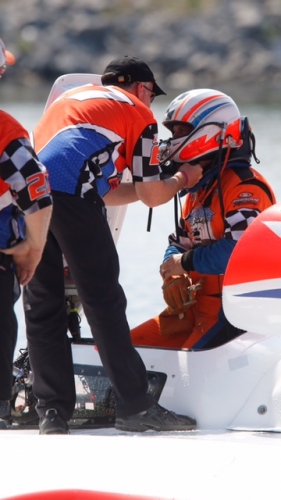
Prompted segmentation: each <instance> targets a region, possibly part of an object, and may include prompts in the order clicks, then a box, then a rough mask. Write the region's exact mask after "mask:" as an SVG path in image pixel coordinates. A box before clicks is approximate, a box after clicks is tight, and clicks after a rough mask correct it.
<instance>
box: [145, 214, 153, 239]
mask: <svg viewBox="0 0 281 500" xmlns="http://www.w3.org/2000/svg"><path fill="white" fill-rule="evenodd" d="M152 211H153V208H150V209H149V210H148V219H147V226H146V230H147V232H148V233H149V232H150V229H151V221H152Z"/></svg>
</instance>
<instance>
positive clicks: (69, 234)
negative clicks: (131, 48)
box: [25, 57, 202, 434]
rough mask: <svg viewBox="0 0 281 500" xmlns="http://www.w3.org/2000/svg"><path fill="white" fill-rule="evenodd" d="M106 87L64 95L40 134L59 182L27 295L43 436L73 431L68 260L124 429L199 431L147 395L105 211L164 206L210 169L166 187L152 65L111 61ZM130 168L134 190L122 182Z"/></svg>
mask: <svg viewBox="0 0 281 500" xmlns="http://www.w3.org/2000/svg"><path fill="white" fill-rule="evenodd" d="M102 83H103V86H99V85H87V86H83V87H79V88H76V89H73V90H70V91H68V92H66V93H64V94H63V95H62V96H61V97H60V98H59V99H57V100H56V101H55V102H54V103H53V104H52V105H51V106H50V107H49V108H48V110H47V111H46V112H45V114H44V115H43V117H42V118H41V120H40V121H39V123H38V124H37V126H36V128H35V130H34V134H33V135H34V145H35V150H36V152H37V154H38V156H39V159H40V160H41V161H42V162H43V163H44V165H46V168H47V169H48V172H49V175H50V184H51V188H52V196H53V202H54V209H53V216H52V220H51V224H50V230H49V234H48V239H47V244H46V247H45V250H44V254H43V257H42V260H41V262H40V264H39V266H38V268H37V270H36V273H35V275H34V277H33V279H32V280H31V281H30V282H29V284H28V286H27V287H26V289H25V300H26V311H25V315H26V325H27V338H28V349H29V356H30V363H31V368H32V372H33V373H34V384H33V391H34V394H35V396H36V398H37V400H38V404H37V412H38V415H39V417H40V420H39V432H40V434H55V433H57V434H66V433H68V424H67V422H68V421H69V420H70V418H71V416H72V413H73V410H74V407H75V401H76V394H75V384H74V374H73V363H72V355H71V345H70V342H69V339H68V337H67V335H66V332H67V316H66V310H65V295H64V273H63V259H62V254H63V255H64V257H65V259H66V261H67V264H68V266H69V270H70V273H71V276H72V277H73V279H74V282H75V285H76V288H77V292H78V295H79V297H80V299H81V302H82V306H83V310H84V313H85V316H86V318H87V321H88V323H89V325H90V328H91V332H92V335H93V337H94V339H95V342H96V344H97V347H98V350H99V354H100V357H101V360H102V363H103V365H104V368H105V370H106V372H107V375H108V377H109V378H110V380H111V383H112V385H113V388H114V391H115V399H116V423H115V426H116V428H117V429H121V430H125V431H134V432H143V431H145V430H147V429H154V430H156V431H170V430H191V429H194V428H195V425H196V422H195V420H194V419H193V418H191V417H188V416H185V417H184V416H179V415H176V414H175V413H173V412H169V411H168V410H165V409H163V408H162V407H161V406H159V405H158V404H157V403H156V402H155V401H154V399H153V398H152V396H151V395H149V394H148V379H147V374H146V370H145V366H144V364H143V361H142V359H141V358H140V356H139V354H138V352H137V351H136V350H135V349H134V348H133V346H132V342H131V339H130V329H129V325H128V322H127V318H126V297H125V294H124V292H123V289H122V287H121V285H120V284H119V260H118V255H117V251H116V247H115V245H114V242H113V238H112V235H111V232H110V229H109V225H108V223H107V220H106V210H105V203H106V204H107V205H118V204H125V203H131V202H134V201H137V200H138V199H140V200H141V201H142V202H144V203H145V204H146V205H148V206H150V207H153V206H157V205H159V204H161V203H165V202H166V201H168V200H170V199H171V198H172V197H173V196H174V195H175V194H176V193H177V192H178V191H179V190H181V189H183V188H184V187H191V186H192V185H194V184H195V183H197V182H198V179H200V177H201V176H202V169H201V167H200V166H198V165H197V166H196V167H192V166H191V165H188V164H183V166H182V167H181V168H180V169H179V171H178V172H177V173H175V175H173V176H172V177H171V178H169V179H167V180H161V169H160V166H159V162H158V143H157V122H156V120H155V118H154V115H153V113H152V112H151V110H150V105H151V102H152V101H153V99H154V97H155V96H158V95H161V94H164V92H163V90H162V89H161V88H160V87H159V86H158V84H157V83H156V81H155V78H154V75H153V73H152V71H151V69H150V68H149V67H148V65H147V64H146V63H145V62H144V61H142V60H141V59H138V58H135V57H124V58H121V59H117V60H114V61H112V62H111V63H110V64H109V65H108V66H107V68H106V69H105V71H104V74H103V76H102ZM126 168H129V169H130V171H131V173H132V179H133V182H132V183H128V184H127V183H124V184H123V183H122V184H120V181H121V178H122V175H123V172H124V170H125V169H126ZM46 297H47V298H48V299H47V300H46Z"/></svg>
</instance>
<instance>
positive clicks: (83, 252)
mask: <svg viewBox="0 0 281 500" xmlns="http://www.w3.org/2000/svg"><path fill="white" fill-rule="evenodd" d="M53 199H54V208H53V215H52V221H51V226H50V231H49V235H48V240H47V244H46V247H45V250H44V253H43V257H42V260H41V262H40V264H39V266H38V268H37V270H36V273H35V276H34V278H33V279H32V280H31V281H30V283H29V284H28V286H27V287H26V289H25V303H26V306H25V308H26V324H27V339H28V349H29V355H30V362H31V367H32V370H33V373H34V384H33V390H34V393H35V396H36V397H37V398H38V405H37V411H38V414H39V416H41V415H42V414H43V413H44V412H45V411H46V409H47V408H52V407H54V408H56V409H57V410H58V411H59V413H60V414H61V416H62V417H63V418H64V419H66V420H69V419H70V418H71V415H72V412H73V409H74V405H75V386H74V376H73V366H72V356H71V346H70V342H69V339H68V337H67V318H66V307H65V296H64V276H63V260H62V253H63V254H64V255H65V258H66V260H67V263H68V265H69V268H70V271H71V274H72V276H73V278H74V281H75V284H76V287H77V291H78V294H79V297H80V299H81V302H82V304H83V309H84V313H85V315H86V318H87V321H88V323H89V325H90V328H91V332H92V335H93V337H94V339H95V342H96V344H97V346H98V350H99V354H100V357H101V360H102V363H103V366H104V368H105V370H106V372H107V375H108V377H109V378H110V380H111V382H112V384H113V387H114V390H115V396H116V414H117V416H126V415H131V414H134V413H137V412H140V411H142V410H145V409H147V408H149V407H150V406H151V405H152V403H153V401H152V399H151V396H148V395H147V387H148V383H147V376H146V370H145V366H144V364H143V362H142V360H141V358H140V356H139V354H138V353H137V351H136V350H135V349H134V347H133V346H132V343H131V339H130V329H129V325H128V323H127V319H126V313H125V310H126V298H125V295H124V292H123V289H122V287H121V286H120V284H119V281H118V279H119V260H118V255H117V252H116V248H115V244H114V242H113V239H112V236H111V233H110V229H109V226H108V223H107V221H106V218H105V216H104V213H103V210H102V207H101V206H100V204H99V203H94V202H92V201H87V200H85V199H82V198H79V197H75V196H70V195H62V194H58V193H54V194H53Z"/></svg>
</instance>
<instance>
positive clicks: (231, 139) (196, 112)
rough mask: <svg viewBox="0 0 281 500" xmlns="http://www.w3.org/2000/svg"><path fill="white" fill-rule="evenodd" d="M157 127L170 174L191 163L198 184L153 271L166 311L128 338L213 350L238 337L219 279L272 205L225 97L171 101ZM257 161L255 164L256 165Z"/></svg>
mask: <svg viewBox="0 0 281 500" xmlns="http://www.w3.org/2000/svg"><path fill="white" fill-rule="evenodd" d="M163 124H164V125H165V126H166V127H167V128H168V129H169V130H170V131H171V132H172V138H171V139H169V140H168V141H163V143H162V160H163V161H164V160H165V161H166V163H167V162H169V161H170V168H171V166H172V165H173V162H175V164H176V166H178V165H180V164H181V163H183V162H189V163H190V164H195V163H199V164H200V165H201V166H202V168H203V177H202V179H201V180H200V181H199V182H198V183H197V184H196V185H195V186H193V187H192V188H189V189H187V190H186V193H187V196H186V198H185V201H184V204H183V209H182V213H181V217H180V220H179V226H178V228H177V231H176V232H175V233H174V234H171V235H170V236H169V246H168V248H167V249H166V252H165V256H164V260H163V262H162V264H161V265H160V274H161V276H162V278H163V287H162V289H163V296H164V299H165V301H166V303H167V308H166V309H165V310H164V311H162V312H161V313H160V314H159V315H157V316H155V317H154V318H152V319H149V320H147V321H146V322H144V323H143V324H141V325H138V326H137V327H136V328H134V329H132V331H131V338H132V342H133V344H134V345H141V346H144V345H145V346H146V345H147V346H161V347H173V348H186V349H193V350H196V349H203V348H211V347H216V346H218V345H220V344H223V343H225V342H227V341H228V340H230V339H232V338H234V337H235V336H237V335H239V334H241V330H237V329H236V328H234V327H233V326H232V325H231V324H230V323H229V322H228V321H227V319H226V317H225V316H224V313H223V307H222V285H223V278H224V273H225V270H226V267H227V263H228V261H229V258H230V256H231V253H232V251H233V249H234V247H235V245H236V243H237V241H238V240H239V238H240V237H241V235H242V234H243V232H244V231H245V230H246V229H247V227H248V226H249V224H251V222H252V221H253V219H254V218H255V217H257V216H258V214H260V213H261V212H262V211H263V210H265V209H266V208H268V207H269V206H271V205H272V204H274V203H275V202H276V201H275V195H274V193H273V190H272V188H271V186H270V185H269V183H268V182H267V180H266V179H265V178H264V177H263V176H262V175H261V174H260V173H258V172H257V171H256V170H254V169H253V168H252V166H251V159H252V157H254V158H255V159H256V156H255V150H254V147H255V138H254V135H253V133H252V131H251V129H250V127H249V124H248V119H247V118H245V117H243V118H242V117H241V115H240V112H239V109H238V108H237V106H236V104H235V102H234V101H233V100H232V99H231V97H229V96H227V95H225V94H223V93H222V92H220V91H217V90H212V89H197V90H191V91H189V92H185V93H184V94H181V95H180V96H178V97H177V98H176V99H175V100H174V101H173V102H172V103H171V104H170V105H169V106H168V108H167V111H166V115H165V118H164V122H163ZM256 161H257V162H259V160H257V159H256Z"/></svg>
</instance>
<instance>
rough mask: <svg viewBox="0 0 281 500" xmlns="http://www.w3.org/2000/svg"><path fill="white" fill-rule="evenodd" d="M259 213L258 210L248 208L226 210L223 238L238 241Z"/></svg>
mask: <svg viewBox="0 0 281 500" xmlns="http://www.w3.org/2000/svg"><path fill="white" fill-rule="evenodd" d="M259 213H260V211H259V210H254V209H250V208H243V209H241V210H234V211H232V212H228V213H227V214H226V215H225V223H226V229H225V238H226V239H228V240H235V241H238V240H239V238H241V236H242V234H243V233H244V231H245V230H246V229H247V227H248V226H249V225H250V224H251V222H253V220H254V219H255V218H256V217H257V216H258V215H259Z"/></svg>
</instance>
